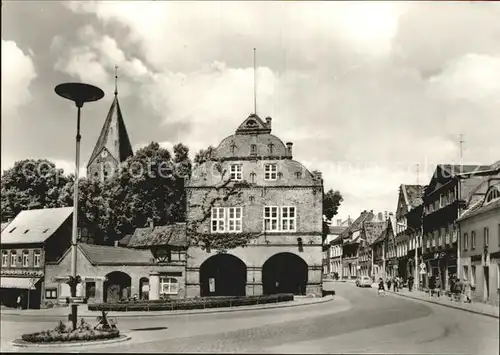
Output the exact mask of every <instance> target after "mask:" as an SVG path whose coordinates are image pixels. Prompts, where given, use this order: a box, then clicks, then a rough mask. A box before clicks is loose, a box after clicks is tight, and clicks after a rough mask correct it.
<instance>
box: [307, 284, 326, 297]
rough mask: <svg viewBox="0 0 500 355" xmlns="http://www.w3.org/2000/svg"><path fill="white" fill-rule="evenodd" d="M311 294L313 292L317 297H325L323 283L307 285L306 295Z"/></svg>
mask: <svg viewBox="0 0 500 355" xmlns="http://www.w3.org/2000/svg"><path fill="white" fill-rule="evenodd" d="M309 294H313V295H315V296H316V297H323V292H322V287H321V285H307V286H306V295H309Z"/></svg>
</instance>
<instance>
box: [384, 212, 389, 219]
mask: <svg viewBox="0 0 500 355" xmlns="http://www.w3.org/2000/svg"><path fill="white" fill-rule="evenodd" d="M387 217H388V216H387V211H385V212H384V219H385V220H387Z"/></svg>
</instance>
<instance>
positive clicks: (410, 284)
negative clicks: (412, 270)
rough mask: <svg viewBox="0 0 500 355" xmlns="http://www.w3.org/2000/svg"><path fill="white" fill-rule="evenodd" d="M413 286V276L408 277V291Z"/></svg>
mask: <svg viewBox="0 0 500 355" xmlns="http://www.w3.org/2000/svg"><path fill="white" fill-rule="evenodd" d="M412 288H413V276H411V275H410V277H408V291H409V292H411V290H412Z"/></svg>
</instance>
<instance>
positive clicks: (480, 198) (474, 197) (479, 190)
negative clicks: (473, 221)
mask: <svg viewBox="0 0 500 355" xmlns="http://www.w3.org/2000/svg"><path fill="white" fill-rule="evenodd" d="M489 182H490V179H489V178H484V179H483V181H482V182H481V183H480V184H479V185H478V186H477V187H476V189H475V190H474V191H473V192H472V194H471V196H470V197H469V201H468V204H467V205H468V207H467V209H466V210H465V211H464V212H463V213H462V215H461V216H460V218H459V219H458V220H459V221H461V220H464V219H467V218H469V217H472V216H475V215H478V214H480V213H484V212H487V211H490V210H492V209H495V208H497V207H498V204H499V203H500V201H499V200H497V201H492V202H491V203H485V202H486V201H485V199H486V196H487V192H488V191H489V189H490V188H493V187H498V188H500V182H499V181H493V183H491V184H490V183H489Z"/></svg>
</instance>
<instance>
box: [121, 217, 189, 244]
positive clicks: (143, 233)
mask: <svg viewBox="0 0 500 355" xmlns="http://www.w3.org/2000/svg"><path fill="white" fill-rule="evenodd" d="M161 245H170V246H176V247H186V246H187V245H188V240H187V232H186V223H176V224H169V225H166V226H157V227H154V228H153V229H151V228H149V227H145V228H137V229H136V230H135V231H134V234H133V235H132V238H131V239H130V241H129V243H128V245H127V246H128V247H129V248H149V247H153V246H161Z"/></svg>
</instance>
